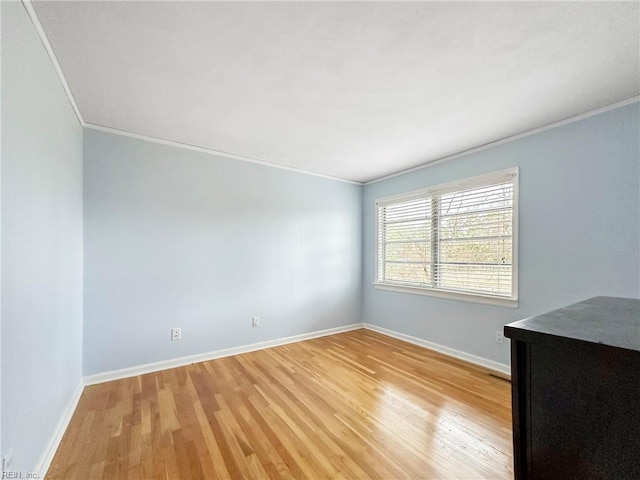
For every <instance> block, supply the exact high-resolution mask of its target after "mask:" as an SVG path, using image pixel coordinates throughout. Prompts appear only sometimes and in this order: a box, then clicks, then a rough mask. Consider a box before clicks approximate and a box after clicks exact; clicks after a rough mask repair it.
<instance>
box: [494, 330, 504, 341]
mask: <svg viewBox="0 0 640 480" xmlns="http://www.w3.org/2000/svg"><path fill="white" fill-rule="evenodd" d="M496 343H504V333H502V332H501V331H500V330H496Z"/></svg>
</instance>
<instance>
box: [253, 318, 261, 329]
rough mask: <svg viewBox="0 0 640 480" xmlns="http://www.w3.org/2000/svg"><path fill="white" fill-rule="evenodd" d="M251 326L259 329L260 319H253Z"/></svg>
mask: <svg viewBox="0 0 640 480" xmlns="http://www.w3.org/2000/svg"><path fill="white" fill-rule="evenodd" d="M251 326H252V327H253V328H256V327H259V326H260V317H253V318H252V319H251Z"/></svg>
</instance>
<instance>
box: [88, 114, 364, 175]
mask: <svg viewBox="0 0 640 480" xmlns="http://www.w3.org/2000/svg"><path fill="white" fill-rule="evenodd" d="M84 127H85V128H89V129H91V130H98V131H100V132H107V133H112V134H114V135H121V136H124V137H130V138H135V139H137V140H145V141H147V142H152V143H159V144H160V145H168V146H170V147H176V148H182V149H185V150H192V151H194V152H200V153H206V154H209V155H216V156H219V157H226V158H231V159H233V160H240V161H242V162H249V163H255V164H257V165H262V166H265V167H271V168H277V169H279V170H287V171H289V172H295V173H301V174H304V175H311V176H314V177H320V178H325V179H327V180H333V181H336V182H343V183H350V184H352V185H362V183H361V182H356V181H354V180H348V179H346V178H340V177H332V176H331V175H325V174H323V173H317V172H311V171H309V170H302V169H300V168H294V167H288V166H286V165H279V164H277V163H271V162H266V161H264V160H259V159H257V158H252V157H246V156H244V155H237V154H235V153H229V152H223V151H220V150H214V149H212V148H205V147H199V146H197V145H191V144H189V143H182V142H175V141H173V140H165V139H164V138H158V137H152V136H149V135H142V134H139V133H133V132H129V131H126V130H120V129H117V128H111V127H105V126H104V125H96V124H95V123H85V124H84Z"/></svg>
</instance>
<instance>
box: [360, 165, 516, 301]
mask: <svg viewBox="0 0 640 480" xmlns="http://www.w3.org/2000/svg"><path fill="white" fill-rule="evenodd" d="M519 176H520V172H519V168H518V167H513V168H508V169H505V170H500V171H497V172H492V173H488V174H485V175H478V176H476V177H471V178H466V179H464V180H457V181H454V182H449V183H445V184H441V185H435V186H433V187H428V188H424V189H420V190H413V191H411V192H407V193H403V194H399V195H393V196H390V197H384V198H379V199H377V200H376V204H375V215H376V219H375V226H376V231H375V238H376V248H375V252H374V253H375V277H374V279H375V280H374V282H373V285H374V286H375V288H377V289H380V290H388V291H392V292H400V293H410V294H415V295H428V296H433V297H439V298H446V299H450V300H462V301H466V302H475V303H484V304H488V305H497V306H502V307H511V308H518V217H519V213H518V211H519V206H518V204H519V192H518V190H519V185H518V184H519ZM509 177H512V181H513V217H512V246H511V248H512V252H511V255H512V267H511V296H510V297H505V296H498V295H490V294H479V293H467V292H460V291H452V290H447V289H444V288H441V287H438V288H433V287H418V286H409V285H398V284H395V283H385V282H380V281H378V278H379V275H378V273H379V272H378V268H379V265H380V261H379V258H378V254H379V252H380V245H379V242H380V238H379V229H380V225H379V215H378V209H379V207H380V206H384V205H387V204H390V203H394V202H398V201H404V200H407V201H408V200H411V199H412V198H419V197H423V196H431V195H442V194H445V193H451V192H454V191H456V190H464V189H468V188H473V187H482V186H483V185H488V184H491V183H492V182H495V181H500V180H505V179H507V178H509Z"/></svg>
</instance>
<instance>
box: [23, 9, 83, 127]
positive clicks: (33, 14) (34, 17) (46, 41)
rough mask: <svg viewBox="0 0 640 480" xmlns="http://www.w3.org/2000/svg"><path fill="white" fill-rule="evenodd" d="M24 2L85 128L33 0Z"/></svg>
mask: <svg viewBox="0 0 640 480" xmlns="http://www.w3.org/2000/svg"><path fill="white" fill-rule="evenodd" d="M21 1H22V6H24V8H25V10H26V11H27V15H29V18H30V19H31V23H33V26H34V27H35V29H36V32H37V33H38V36H39V37H40V41H41V42H42V46H43V47H44V49H45V50H46V52H47V54H48V55H49V58H50V59H51V63H53V68H54V69H55V71H56V73H57V74H58V78H59V79H60V82H61V83H62V88H64V91H65V93H66V94H67V98H68V99H69V103H71V108H73V111H74V112H75V114H76V117H78V121H79V122H80V125H82V126H83V127H84V126H85V121H84V119H83V118H82V114H81V113H80V109H79V108H78V104H77V103H76V100H75V98H73V94H72V93H71V88H69V84H68V83H67V79H66V78H65V76H64V73H63V72H62V67H60V62H58V58H57V57H56V54H55V52H54V51H53V47H52V46H51V43H50V42H49V38H47V34H46V33H45V32H44V28H42V24H41V23H40V20H39V19H38V15H36V11H35V10H34V8H33V4H32V3H31V0H21Z"/></svg>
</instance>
